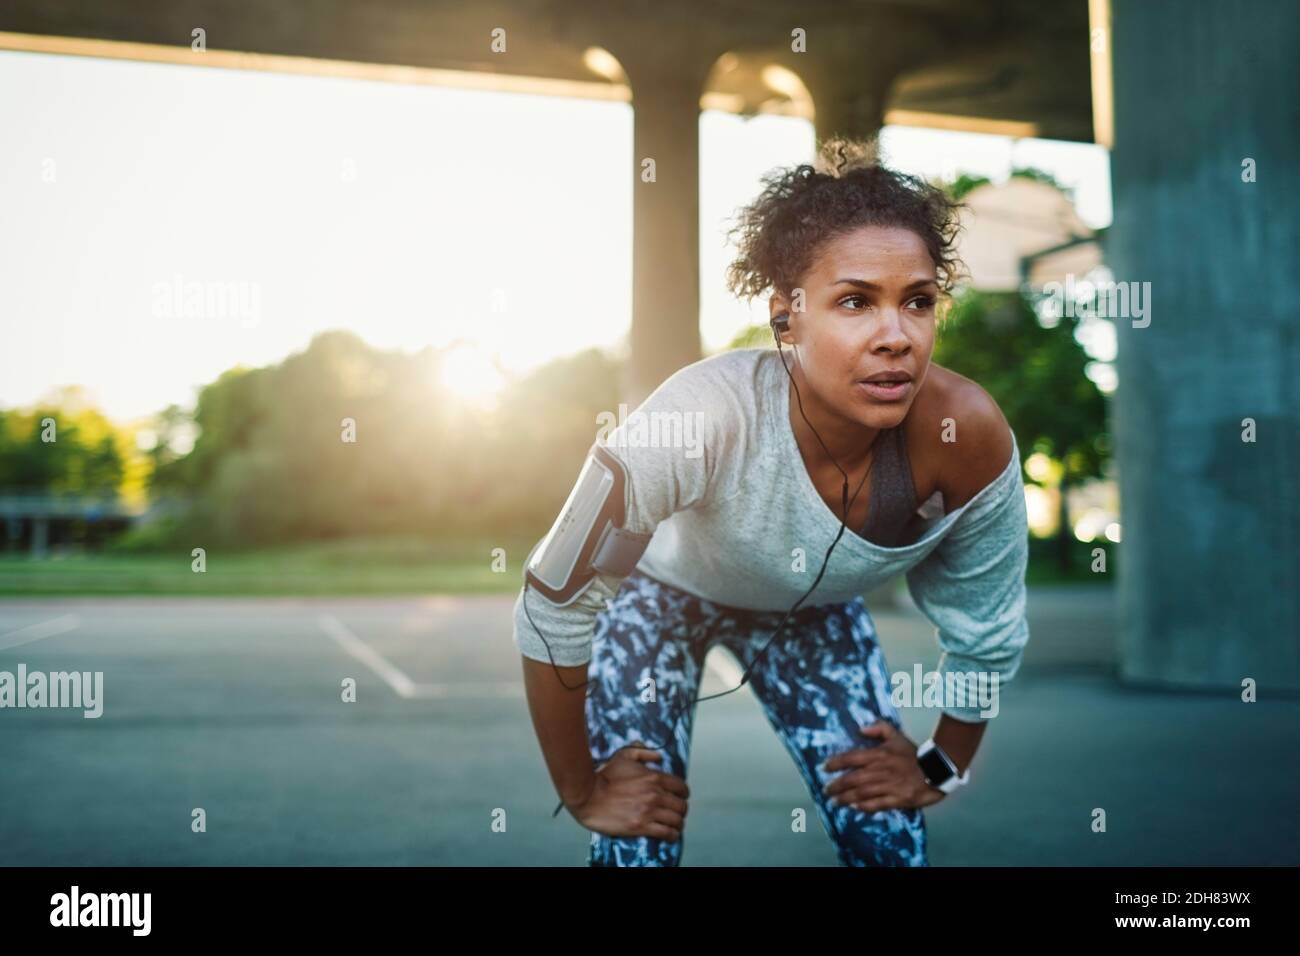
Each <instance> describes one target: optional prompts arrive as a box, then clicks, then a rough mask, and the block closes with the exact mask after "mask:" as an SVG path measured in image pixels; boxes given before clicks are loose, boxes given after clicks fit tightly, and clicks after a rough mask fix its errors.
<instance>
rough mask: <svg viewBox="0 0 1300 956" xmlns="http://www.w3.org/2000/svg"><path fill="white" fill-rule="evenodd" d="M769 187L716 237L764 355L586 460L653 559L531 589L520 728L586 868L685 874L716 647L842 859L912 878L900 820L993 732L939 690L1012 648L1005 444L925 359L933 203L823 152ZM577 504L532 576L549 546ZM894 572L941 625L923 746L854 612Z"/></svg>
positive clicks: (913, 846) (1012, 449)
mask: <svg viewBox="0 0 1300 956" xmlns="http://www.w3.org/2000/svg"><path fill="white" fill-rule="evenodd" d="M765 184H766V188H765V189H764V191H763V193H762V194H761V195H760V196H759V197H758V199H757V200H756V201H755V202H754V203H753V204H751V205H750V206H748V207H747V208H745V209H744V210H742V212H741V215H740V217H739V221H738V225H737V227H736V229H735V230H733V235H734V236H735V237H736V238H737V239H738V247H739V255H738V257H737V259H736V260H735V261H734V262H733V263H732V265H731V267H730V270H729V275H728V278H729V284H730V286H731V288H732V290H733V291H734V292H735V293H737V294H738V295H742V296H747V297H750V298H753V297H754V296H758V295H762V294H765V293H768V294H770V300H769V308H770V312H769V314H770V315H771V317H772V329H773V334H774V338H775V340H776V341H775V345H776V348H774V349H773V348H767V349H764V348H756V349H741V350H737V351H732V352H725V353H722V354H719V355H715V356H713V357H711V358H707V359H704V360H702V361H700V362H696V363H695V364H693V365H691V366H688V367H687V368H684V369H681V370H680V371H678V372H676V373H675V374H674V375H672V376H671V377H670V378H669V379H668V380H667V381H665V382H664V383H663V384H662V385H660V387H659V388H658V389H656V390H655V392H654V393H653V394H652V395H651V396H650V397H649V398H648V399H646V401H645V402H644V403H643V404H642V405H641V406H640V408H639V409H638V410H637V413H636V414H635V415H634V416H632V418H638V416H639V420H638V421H637V422H636V423H635V427H634V424H633V421H632V418H629V420H628V421H626V422H624V423H623V424H620V425H619V427H618V428H617V429H615V430H614V431H613V432H612V433H611V434H610V435H609V437H608V440H607V441H606V442H603V443H601V442H598V445H602V446H603V451H604V453H605V457H602V458H601V460H602V461H603V462H604V463H605V466H604V467H606V468H607V469H609V473H610V474H611V475H612V474H615V473H617V472H618V471H619V470H620V467H619V466H621V471H622V472H623V474H622V476H621V480H622V484H621V486H620V485H619V484H618V480H619V479H618V478H614V479H612V480H613V482H614V483H613V484H612V485H611V487H614V488H616V489H617V492H616V499H617V500H616V502H615V505H616V507H615V509H614V512H613V513H614V519H613V522H614V524H619V523H620V521H621V528H622V530H621V532H620V534H623V535H625V537H624V538H623V539H621V540H622V541H623V543H626V541H632V542H635V541H637V540H641V541H645V540H647V539H648V540H649V544H648V547H645V550H644V553H643V554H641V555H640V557H639V560H637V561H636V563H635V566H634V567H631V566H629V567H626V568H625V569H624V570H622V571H618V572H615V573H609V572H608V571H607V569H604V570H602V569H599V568H598V570H600V571H601V572H602V573H596V572H592V574H594V576H591V577H590V578H589V580H587V581H585V582H580V583H581V584H582V586H581V588H580V589H575V590H574V592H573V593H569V592H561V591H552V590H550V589H549V588H546V587H544V586H543V585H542V584H541V578H537V577H532V578H529V580H530V581H533V582H534V583H535V584H536V585H537V586H531V585H529V584H526V585H525V587H524V589H523V590H522V591H521V594H520V598H519V601H518V602H517V603H516V607H515V638H514V639H515V644H516V646H517V647H518V648H519V649H520V651H521V652H522V654H523V656H524V672H525V685H526V689H527V694H528V701H529V707H530V711H531V714H532V719H533V724H534V727H535V728H536V732H537V737H538V740H539V742H540V744H541V747H542V751H543V754H544V756H545V759H546V763H547V767H548V770H549V772H550V774H551V778H552V780H553V781H554V783H555V785H556V788H557V790H558V792H559V794H560V796H561V798H562V801H563V805H564V806H566V807H567V808H568V809H569V811H570V812H571V813H572V814H573V816H574V817H575V818H576V819H577V820H578V821H579V822H580V823H582V824H583V826H585V827H587V828H588V829H589V830H591V831H592V838H591V848H590V856H589V862H590V863H591V864H593V865H613V866H617V865H642V866H656V865H658V866H672V865H676V864H677V863H678V862H679V861H680V858H681V852H682V844H683V838H682V835H683V827H684V822H685V818H686V815H687V809H688V801H689V796H690V790H689V787H688V786H687V784H686V779H685V778H686V770H687V761H688V753H689V746H690V737H691V727H692V725H693V722H694V714H695V703H696V700H697V696H696V695H697V694H698V688H699V682H700V676H701V669H702V664H703V661H704V657H705V653H706V652H707V651H708V650H709V649H710V648H711V647H713V646H716V645H721V646H722V647H724V648H726V649H727V650H728V651H730V652H731V653H732V654H733V655H734V656H735V657H736V658H737V660H738V661H739V662H740V663H741V664H742V665H744V667H745V668H746V678H747V681H748V683H749V685H750V686H751V687H752V689H753V691H754V694H755V696H756V697H757V698H758V701H759V703H760V704H761V706H762V708H763V711H764V713H765V715H766V716H767V718H768V720H769V722H770V723H771V724H772V726H773V728H774V729H775V730H776V732H777V734H778V735H779V737H780V739H781V740H782V742H783V744H784V745H785V747H786V749H787V750H788V752H789V753H790V755H791V757H792V758H793V759H794V760H795V763H796V765H797V766H798V768H799V771H800V773H801V774H802V776H803V778H804V780H805V782H806V783H807V785H808V788H809V792H810V794H811V796H812V798H813V800H814V802H815V805H816V809H817V812H818V815H819V817H820V819H821V821H822V824H823V826H824V827H825V829H826V831H827V833H828V834H829V835H830V837H831V838H832V840H833V841H834V843H835V846H836V849H837V851H838V854H839V858H840V860H841V862H842V863H844V864H845V865H850V866H924V865H928V859H927V848H926V831H925V821H924V817H923V815H922V812H921V811H922V808H923V807H926V806H929V805H931V804H934V803H936V802H938V801H939V800H942V799H944V798H945V796H946V795H947V794H948V793H950V792H952V791H953V790H954V789H955V788H956V787H957V786H958V785H959V784H961V783H964V782H965V781H966V780H967V779H968V777H969V774H968V768H969V766H970V764H971V762H972V760H973V758H974V756H975V751H976V748H977V747H978V746H979V743H980V739H981V737H982V736H983V732H984V729H985V725H986V722H987V720H988V719H989V718H990V717H991V716H993V715H995V714H996V704H995V703H994V704H993V706H990V700H989V699H987V698H980V699H974V698H972V697H971V696H966V695H960V694H959V695H957V698H960V699H955V698H954V697H953V695H952V693H951V691H952V689H953V688H954V687H973V686H975V685H974V684H962V683H961V680H960V679H962V678H964V679H968V680H974V679H975V678H978V679H979V680H980V681H986V683H981V684H980V686H981V687H985V686H987V685H988V684H991V685H992V687H993V689H994V691H995V692H996V689H997V687H998V686H999V685H1000V684H1004V683H1005V682H1006V681H1007V680H1009V679H1010V678H1011V677H1012V676H1013V675H1014V674H1015V672H1016V670H1017V668H1018V667H1019V663H1020V659H1021V655H1022V652H1023V648H1024V644H1025V642H1026V640H1027V639H1028V628H1027V625H1026V622H1025V616H1024V607H1025V600H1024V598H1025V594H1024V572H1025V563H1026V558H1027V524H1026V514H1025V503H1024V492H1023V484H1022V478H1021V465H1020V455H1019V449H1018V447H1017V445H1016V441H1015V437H1014V435H1013V434H1012V432H1011V429H1010V428H1009V427H1008V425H1007V422H1006V420H1005V418H1004V417H1003V415H1002V413H1001V411H1000V410H999V408H998V406H997V404H996V403H995V402H994V401H993V399H992V398H991V397H990V396H989V395H988V394H987V393H986V392H985V391H984V389H982V388H981V387H980V386H979V385H978V384H976V383H975V382H973V381H971V380H969V379H967V378H964V377H963V376H961V375H958V374H956V373H954V372H951V371H949V370H947V369H944V368H941V367H940V366H937V365H934V364H932V363H931V361H930V357H931V352H932V350H933V347H934V342H935V335H936V331H937V328H936V326H937V322H938V318H937V312H938V309H939V306H940V303H941V301H943V300H944V297H945V296H946V295H947V294H948V293H949V292H950V291H951V288H952V284H953V281H954V278H955V275H956V271H957V268H958V262H957V259H956V256H955V251H954V240H955V234H956V224H957V217H956V208H955V205H954V204H953V203H952V202H950V201H949V200H948V198H947V197H946V195H945V194H944V193H943V192H942V191H941V190H939V189H937V188H934V187H931V186H929V185H927V184H926V183H924V182H922V181H920V180H918V179H915V178H913V177H909V176H906V175H903V174H900V173H898V172H895V171H893V170H890V169H888V168H886V167H885V166H883V165H881V164H880V163H879V162H878V160H877V159H876V157H875V151H874V144H863V143H854V142H849V141H844V140H833V141H830V142H828V143H827V144H826V145H825V146H824V147H823V149H822V151H821V153H820V156H819V163H818V165H817V166H816V167H814V166H809V165H800V166H797V167H795V168H792V169H788V170H783V171H778V172H776V173H774V174H770V175H769V176H768V177H767V178H766V179H765ZM683 421H699V422H701V423H702V425H703V430H702V432H701V434H702V436H703V438H702V441H700V442H696V443H690V442H681V441H676V442H674V441H665V440H661V439H662V437H663V436H662V434H661V433H662V431H663V428H661V427H659V426H662V425H663V424H664V423H672V424H679V423H681V422H683ZM647 424H648V425H650V426H652V427H651V428H649V429H647V427H646V426H647ZM669 430H670V431H671V429H669ZM677 434H681V429H679V430H678V432H677ZM599 451H600V449H593V458H594V457H596V456H597V453H598V452H599ZM608 454H613V455H614V458H613V459H610V458H609V457H607V456H608ZM593 470H594V471H599V469H593ZM586 474H587V472H585V471H584V475H586ZM850 488H853V489H855V490H854V491H853V492H852V494H850ZM585 489H586V485H584V484H583V483H582V482H580V486H579V487H578V488H575V491H574V494H573V495H572V496H571V498H570V502H569V503H568V505H566V510H565V513H564V515H565V516H568V517H565V518H564V520H561V521H557V524H556V527H555V528H553V529H552V531H551V534H550V535H548V537H547V539H544V541H543V542H541V543H540V546H539V548H537V549H534V555H530V561H529V567H530V568H537V567H540V566H541V564H540V563H539V562H535V561H534V560H533V558H534V557H535V556H536V555H537V553H538V551H539V550H541V551H543V552H546V551H547V550H548V549H549V551H550V552H551V554H550V557H549V558H546V560H551V561H553V560H554V554H555V552H556V551H557V550H561V548H560V544H561V543H563V540H566V539H565V537H564V536H565V535H569V536H570V538H572V536H573V534H574V533H575V532H573V531H572V527H571V526H572V524H573V521H572V515H571V512H573V513H581V512H582V507H583V504H582V501H581V500H580V499H582V498H583V497H584V496H589V494H590V493H589V492H588V491H587V490H585ZM609 494H615V493H609ZM571 506H572V507H571ZM618 506H621V510H622V512H623V513H622V515H618V514H617V511H618V510H619V507H618ZM593 507H594V506H593ZM589 510H590V509H589ZM846 527H847V528H848V529H852V530H850V531H849V533H847V534H846V533H845V529H846ZM651 535H653V537H650V536H651ZM638 536H640V537H639V538H638ZM557 542H558V543H557ZM576 548H577V545H576V544H572V543H571V546H570V551H571V552H574V553H576V550H575V549H576ZM837 548H838V550H836V549H837ZM822 555H825V558H824V559H823V560H822V562H821V571H820V572H815V571H814V570H813V569H815V567H816V564H815V562H816V561H817V559H818V558H819V557H821V556H822ZM545 557H546V556H545V555H544V558H545ZM570 557H572V555H570ZM809 558H811V559H812V561H811V562H810V561H809V560H808V559H809ZM900 573H902V574H905V575H906V579H907V584H908V588H909V591H910V593H911V594H912V596H913V599H914V600H915V601H916V603H917V606H918V607H919V608H920V609H921V610H922V611H923V612H924V613H925V614H926V615H927V616H928V617H929V618H930V620H931V621H933V622H934V624H935V625H936V628H937V636H938V640H939V643H940V646H941V648H942V649H943V652H944V653H943V657H942V659H941V662H940V668H939V670H940V674H941V675H943V677H944V678H945V682H944V683H943V684H942V685H940V686H941V687H944V688H947V690H948V691H949V693H945V694H944V695H943V697H942V706H941V715H940V717H939V721H938V724H937V726H936V727H935V730H934V732H933V735H932V737H931V739H930V740H929V741H926V742H925V744H924V745H923V746H922V747H920V748H918V746H917V744H916V743H914V742H913V741H911V740H909V739H908V738H907V737H906V736H905V735H904V734H903V733H902V731H901V725H900V722H899V718H898V712H897V709H896V705H895V703H894V702H893V701H892V700H891V696H890V677H889V671H888V669H887V666H886V663H885V660H884V657H883V655H882V653H881V650H880V647H879V645H878V643H877V635H876V628H875V625H874V622H873V621H872V618H871V615H870V613H869V611H868V609H867V607H866V605H865V603H864V601H863V599H862V597H861V595H862V594H863V593H865V592H867V591H869V590H871V589H873V588H875V587H877V586H879V585H880V584H882V583H883V582H884V581H886V580H888V579H889V578H891V577H893V576H895V575H897V574H900ZM814 574H816V576H815V577H814ZM805 601H806V602H807V606H803V605H804V603H805ZM954 679H957V680H954ZM584 689H585V690H587V693H586V695H585V698H584V696H583V694H582V693H580V692H581V691H583V690H584ZM906 702H910V695H909V700H908V701H906Z"/></svg>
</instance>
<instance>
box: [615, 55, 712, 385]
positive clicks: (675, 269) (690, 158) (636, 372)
mask: <svg viewBox="0 0 1300 956" xmlns="http://www.w3.org/2000/svg"><path fill="white" fill-rule="evenodd" d="M616 53H617V55H618V56H619V58H620V60H621V62H622V63H623V66H624V69H625V70H626V71H627V74H628V79H629V81H630V83H631V86H632V108H633V111H634V120H633V133H632V139H633V168H632V170H630V171H629V173H630V175H632V176H634V177H635V180H634V184H633V201H632V334H631V357H630V363H629V367H628V371H627V377H626V379H625V381H624V396H625V400H626V401H627V402H628V403H629V405H631V406H632V407H635V406H636V405H638V404H640V402H641V401H642V400H643V399H644V398H645V397H646V396H648V395H649V394H650V393H651V392H652V391H653V390H654V389H655V388H656V387H658V385H659V384H660V383H661V382H663V380H664V379H666V378H667V377H668V376H669V375H671V374H672V373H673V372H675V371H677V370H678V369H680V368H682V367H683V366H686V365H689V364H690V363H692V362H695V361H697V360H698V359H699V358H700V357H701V346H700V159H699V156H700V96H701V94H702V93H703V89H704V78H705V76H706V75H707V71H708V66H709V63H711V62H712V58H711V57H709V58H706V57H704V56H700V57H698V62H697V63H696V64H695V65H694V67H692V66H691V65H690V63H689V62H683V61H681V60H678V59H677V58H675V57H673V58H668V59H658V60H656V59H653V58H649V57H644V58H643V57H641V56H638V55H637V54H636V53H632V52H629V51H626V50H625V51H622V52H619V51H616ZM683 59H685V58H683ZM650 159H652V160H653V161H654V181H653V182H647V181H645V176H646V175H648V174H647V173H645V166H644V163H645V161H646V160H650Z"/></svg>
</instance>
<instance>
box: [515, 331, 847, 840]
mask: <svg viewBox="0 0 1300 956" xmlns="http://www.w3.org/2000/svg"><path fill="white" fill-rule="evenodd" d="M768 324H769V325H770V327H771V329H772V338H773V340H774V341H775V342H776V347H777V352H778V353H779V354H780V356H781V367H782V368H784V369H785V373H786V376H787V377H788V378H789V379H790V384H791V386H793V388H794V394H795V400H796V402H797V403H798V407H799V414H800V416H801V417H802V418H803V420H804V423H805V424H806V425H807V426H808V428H809V429H811V431H812V433H813V435H814V436H816V438H817V441H818V443H819V444H820V445H821V446H822V450H823V451H824V452H826V456H827V457H828V458H829V459H830V460H831V463H832V464H834V465H835V468H836V470H837V471H839V473H840V475H842V476H843V478H844V487H843V489H842V490H841V492H840V502H841V505H842V508H843V514H842V516H841V518H840V530H839V532H838V533H837V534H836V535H835V540H833V541H832V542H831V544H830V547H829V548H827V549H826V556H825V557H824V558H823V559H822V566H821V570H820V571H818V572H817V577H816V579H815V580H814V581H813V583H812V585H811V586H810V587H809V588H808V590H807V591H805V592H804V593H803V596H802V597H800V598H799V600H798V601H796V602H795V603H794V604H793V605H792V606H791V607H790V609H789V610H788V611H786V612H785V616H784V617H783V618H782V619H781V623H779V624H778V625H777V627H776V630H775V631H773V632H772V636H771V637H769V638H768V639H767V642H766V643H765V644H764V645H763V646H762V648H761V649H760V650H759V652H758V653H757V654H755V655H754V657H753V660H752V661H751V662H750V663H749V665H748V666H747V667H746V668H745V671H744V673H743V674H742V676H741V679H740V683H739V684H737V685H736V686H735V687H733V688H731V689H730V690H725V691H722V692H721V693H717V694H708V695H706V696H703V697H695V698H692V699H691V700H688V701H687V702H686V704H685V706H691V705H693V704H698V703H700V702H701V701H706V700H713V699H714V698H717V697H725V696H726V695H727V694H734V693H735V692H736V691H738V690H740V688H742V687H744V686H745V685H746V684H747V683H749V676H750V672H751V671H752V670H753V669H754V667H755V666H756V665H757V664H758V661H759V659H760V658H762V656H763V654H764V653H765V652H766V651H767V649H768V648H769V647H771V646H772V643H773V642H774V641H775V640H776V639H777V638H778V637H779V636H780V635H781V632H782V631H783V630H785V626H786V623H787V622H788V621H789V620H790V617H791V615H793V614H794V613H795V612H796V611H798V610H799V608H800V607H801V606H802V605H803V603H804V601H806V600H808V597H809V596H810V595H811V594H812V592H813V591H814V590H816V588H817V585H818V584H820V583H821V580H822V577H823V576H824V575H825V574H826V568H827V566H828V565H829V563H830V559H831V554H832V553H833V552H834V551H835V546H836V545H837V544H839V542H840V539H841V538H843V537H844V532H845V530H847V528H848V515H849V508H850V507H851V506H852V504H853V502H855V501H857V498H858V493H859V492H861V491H862V486H863V485H864V484H865V483H866V479H867V475H866V474H865V473H864V474H863V476H862V481H861V482H860V483H859V484H858V487H857V490H856V491H854V493H853V497H852V498H849V476H848V473H847V472H845V470H844V469H843V468H842V467H841V466H840V463H839V462H838V461H837V460H836V458H835V456H834V455H832V454H831V451H830V449H829V448H827V447H826V442H824V441H823V440H822V437H821V435H820V434H818V432H817V429H816V428H815V427H814V426H813V424H812V422H810V421H809V420H808V416H807V414H805V412H804V409H803V397H802V396H801V395H800V393H799V384H798V383H797V382H796V381H795V379H794V373H793V372H791V371H790V366H789V364H787V362H786V360H785V350H784V349H783V348H782V342H781V333H782V332H786V331H788V330H789V328H790V313H789V312H781V313H779V314H778V315H775V316H773V317H772V319H771V320H770V321H769V323H768ZM782 424H783V426H784V424H785V423H782ZM526 564H527V562H525V565H526ZM523 606H524V614H525V615H526V616H527V618H528V623H529V624H530V625H532V628H533V630H534V631H536V632H537V634H538V636H539V637H541V639H542V643H543V644H544V645H545V647H546V653H547V656H548V657H550V659H551V667H552V668H554V670H555V677H556V679H557V680H558V681H559V682H560V684H561V685H562V686H563V687H564V688H565V689H566V690H582V689H583V688H585V687H586V686H587V685H588V684H590V683H591V682H592V680H591V679H588V680H586V681H584V682H583V683H581V684H577V685H574V686H570V685H569V684H566V683H565V681H564V678H563V676H561V674H560V669H559V666H558V665H557V664H556V663H555V656H554V655H553V654H552V653H551V646H550V644H549V643H547V641H546V637H545V635H543V634H542V631H541V628H539V627H538V626H537V625H536V624H535V623H534V622H533V617H532V614H531V613H529V611H528V580H527V578H526V577H525V579H524V593H523ZM706 643H707V642H706ZM683 716H684V708H683V707H681V706H679V707H678V711H677V716H676V718H675V720H674V721H673V722H672V724H671V725H670V729H669V737H670V738H672V737H674V736H675V735H676V731H677V725H678V724H679V723H680V722H681V719H682V717H683ZM633 746H641V747H645V748H647V749H650V750H665V749H666V745H655V744H649V743H644V742H637V743H632V744H625V745H624V746H623V747H620V748H618V750H624V749H626V748H627V747H633ZM618 750H616V751H615V752H614V753H617V752H618ZM612 758H613V754H611V755H610V759H612ZM602 766H603V765H602ZM563 809H564V801H563V800H561V801H560V803H559V805H558V806H557V807H556V808H555V810H554V812H552V814H551V816H552V817H556V816H559V814H560V811H562V810H563Z"/></svg>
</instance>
